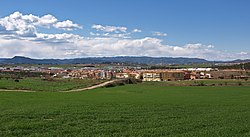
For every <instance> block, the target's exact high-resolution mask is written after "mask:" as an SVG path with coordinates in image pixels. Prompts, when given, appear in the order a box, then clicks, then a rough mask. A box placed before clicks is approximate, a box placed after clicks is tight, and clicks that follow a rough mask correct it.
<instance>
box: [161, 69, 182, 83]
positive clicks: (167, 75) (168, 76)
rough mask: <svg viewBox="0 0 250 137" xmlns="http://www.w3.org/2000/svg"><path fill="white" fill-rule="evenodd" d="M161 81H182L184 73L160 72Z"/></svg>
mask: <svg viewBox="0 0 250 137" xmlns="http://www.w3.org/2000/svg"><path fill="white" fill-rule="evenodd" d="M161 80H162V81H177V80H184V71H177V70H176V71H175V70H173V71H165V72H161Z"/></svg>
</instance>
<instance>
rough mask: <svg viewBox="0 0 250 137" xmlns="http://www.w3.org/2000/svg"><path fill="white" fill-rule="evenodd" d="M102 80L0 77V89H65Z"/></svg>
mask: <svg viewBox="0 0 250 137" xmlns="http://www.w3.org/2000/svg"><path fill="white" fill-rule="evenodd" d="M103 81H104V80H90V79H89V80H87V79H86V80H80V79H53V80H43V79H41V78H36V77H32V78H23V79H20V80H18V82H16V81H15V80H14V79H6V78H2V79H0V90H1V89H8V90H30V91H65V90H71V89H78V88H84V87H88V86H91V85H94V84H98V83H101V82H103Z"/></svg>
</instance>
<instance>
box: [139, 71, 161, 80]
mask: <svg viewBox="0 0 250 137" xmlns="http://www.w3.org/2000/svg"><path fill="white" fill-rule="evenodd" d="M142 76H143V79H142V81H161V73H160V72H143V74H142Z"/></svg>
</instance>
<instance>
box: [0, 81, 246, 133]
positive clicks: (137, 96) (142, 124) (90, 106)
mask: <svg viewBox="0 0 250 137" xmlns="http://www.w3.org/2000/svg"><path fill="white" fill-rule="evenodd" d="M249 89H250V87H249V86H230V87H227V86H204V87H196V86H156V85H154V84H147V83H142V84H137V85H125V86H119V87H113V88H99V89H94V90H88V91H83V92H74V93H59V92H34V93H31V92H28V93H24V92H0V136H1V137H4V136H8V137H9V136H46V137H47V136H202V137H203V136H207V137H211V136H241V137H242V136H250V90H249Z"/></svg>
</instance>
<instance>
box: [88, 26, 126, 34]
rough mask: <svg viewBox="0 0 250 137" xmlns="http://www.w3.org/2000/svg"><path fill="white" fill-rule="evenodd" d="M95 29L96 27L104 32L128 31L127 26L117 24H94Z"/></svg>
mask: <svg viewBox="0 0 250 137" xmlns="http://www.w3.org/2000/svg"><path fill="white" fill-rule="evenodd" d="M92 28H93V29H96V30H97V31H103V32H115V33H125V32H127V28H126V27H119V26H118V27H117V26H103V25H96V24H94V25H92Z"/></svg>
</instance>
